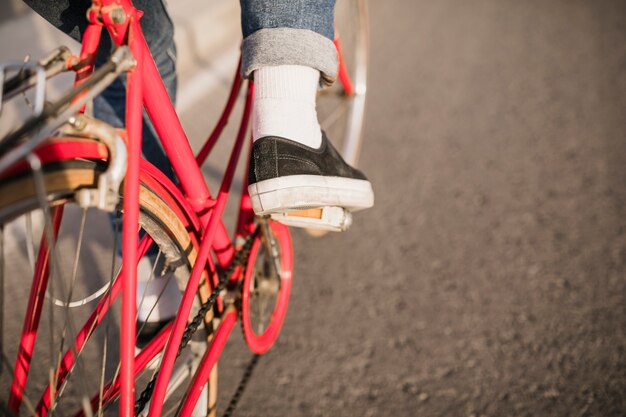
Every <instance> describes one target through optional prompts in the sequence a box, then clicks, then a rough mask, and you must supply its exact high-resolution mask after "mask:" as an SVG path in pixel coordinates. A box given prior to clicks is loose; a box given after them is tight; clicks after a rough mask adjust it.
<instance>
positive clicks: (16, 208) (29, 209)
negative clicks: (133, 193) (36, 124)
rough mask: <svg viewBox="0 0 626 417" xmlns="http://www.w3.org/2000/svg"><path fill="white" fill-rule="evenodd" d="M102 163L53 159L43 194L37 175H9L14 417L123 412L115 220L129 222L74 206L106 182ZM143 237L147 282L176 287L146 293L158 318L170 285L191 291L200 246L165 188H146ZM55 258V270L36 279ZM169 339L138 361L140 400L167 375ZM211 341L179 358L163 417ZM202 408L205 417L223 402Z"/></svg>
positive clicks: (3, 389)
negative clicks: (164, 353) (83, 192)
mask: <svg viewBox="0 0 626 417" xmlns="http://www.w3.org/2000/svg"><path fill="white" fill-rule="evenodd" d="M102 165H103V162H102V161H97V160H87V159H72V160H67V161H61V162H54V163H49V164H46V165H44V166H43V169H42V171H41V174H42V176H41V177H40V178H41V179H42V180H43V181H42V182H41V183H40V184H42V185H43V186H44V189H43V190H42V189H41V187H39V188H38V187H36V186H35V181H34V178H35V177H34V176H33V175H31V174H30V172H29V171H27V170H23V171H21V172H14V173H13V174H12V175H11V176H10V177H4V178H0V225H1V226H0V227H1V232H2V233H0V243H1V245H0V302H1V303H2V304H3V305H2V306H0V307H2V311H1V312H0V318H1V319H0V322H1V324H2V326H1V329H0V331H1V339H0V351H1V354H2V358H1V367H0V372H1V375H2V378H0V407H1V409H2V410H6V411H7V412H8V413H9V415H10V414H15V415H18V414H23V415H38V416H43V415H47V414H50V415H52V414H54V413H56V414H57V415H69V416H71V415H81V414H82V415H85V414H87V415H89V414H90V411H91V412H93V414H94V415H101V414H99V413H100V412H103V411H106V414H107V415H109V414H111V415H115V414H116V413H117V405H116V403H117V389H116V386H115V381H116V377H117V375H118V372H119V353H118V347H119V337H120V335H119V330H120V300H119V298H120V297H117V300H116V296H117V294H118V293H119V289H120V287H121V285H120V284H119V283H118V280H117V277H118V273H119V268H120V266H121V258H120V255H119V250H118V249H119V245H120V244H119V243H118V242H119V241H121V240H120V239H119V237H120V235H121V230H120V227H117V226H114V227H112V226H111V225H112V224H114V225H118V224H121V222H120V214H119V213H118V214H117V215H114V216H111V215H110V214H109V213H105V212H102V211H99V210H96V209H93V208H90V209H86V208H81V207H79V206H78V205H77V204H76V203H75V201H74V196H75V193H76V191H77V190H79V189H81V188H95V187H96V185H97V184H98V177H99V175H100V173H101V172H102V170H103V166H102ZM155 187H156V188H155ZM41 191H43V193H42V192H41ZM42 199H44V200H45V204H46V205H45V207H44V208H43V209H42V208H41V205H40V203H41V201H42ZM112 218H113V220H112ZM57 228H58V232H57V233H54V232H52V233H50V232H51V231H53V229H57ZM190 230H191V231H190ZM140 233H141V234H142V235H145V236H147V237H148V238H149V239H152V240H153V242H154V243H153V245H152V249H151V250H150V251H149V252H148V255H147V256H146V257H145V258H144V259H143V260H146V259H148V265H150V266H149V267H148V268H143V270H142V269H141V262H140V272H138V279H139V280H140V281H143V282H145V283H146V286H145V288H149V287H150V286H151V283H154V282H156V281H158V280H167V282H165V281H161V282H160V284H162V285H158V287H159V288H163V291H161V292H160V293H156V294H148V292H147V291H146V292H143V293H142V292H141V291H138V309H142V310H144V311H148V313H147V314H148V318H147V319H148V320H150V317H153V316H152V315H154V314H158V313H159V310H160V309H161V308H162V302H163V297H164V295H163V294H165V293H167V291H166V289H167V288H169V289H170V290H169V291H170V292H171V288H172V287H173V288H175V289H174V291H176V290H178V291H182V290H183V289H184V287H185V284H186V281H187V279H188V276H189V273H190V270H191V267H192V266H193V263H194V261H195V258H196V256H197V249H198V245H197V240H196V238H195V236H194V232H193V228H192V227H190V224H189V221H188V219H186V218H185V216H184V214H183V211H182V210H181V209H180V208H179V207H178V206H177V205H176V203H175V201H174V200H173V199H172V197H171V196H170V195H169V194H168V193H167V192H166V191H165V190H164V189H163V188H162V187H160V186H159V185H158V184H156V183H154V184H153V183H151V184H150V185H147V184H146V183H142V184H141V187H140ZM46 247H52V248H53V249H52V250H51V251H47V250H45V248H46ZM116 248H118V249H116ZM46 254H48V255H46ZM46 257H47V259H48V262H47V263H48V264H49V265H50V267H49V274H47V273H43V274H37V273H34V272H36V270H37V265H38V264H39V266H40V267H41V265H43V264H42V261H43V260H44V258H46ZM143 260H142V261H143ZM44 270H48V268H44ZM140 273H141V274H146V275H148V276H145V277H142V276H139V274H140ZM33 277H35V278H33ZM27 301H28V305H27ZM170 302H171V300H170ZM197 304H198V305H199V304H200V301H199V300H198V302H197ZM192 314H194V311H193V310H192ZM140 331H141V328H140V327H138V328H137V333H138V334H139V333H140ZM168 333H169V332H168V329H167V328H166V329H165V330H164V331H162V332H161V333H159V334H158V335H156V336H155V338H154V339H153V340H152V342H150V343H149V344H148V345H147V346H146V347H145V348H144V350H143V351H142V352H141V353H140V354H139V356H138V361H137V366H138V370H137V373H136V390H137V392H138V393H139V392H141V390H142V389H143V388H144V386H145V385H146V383H147V382H148V381H149V379H150V378H151V377H152V376H153V375H154V373H155V372H156V369H158V361H159V360H160V355H159V351H160V347H161V348H162V346H163V345H164V344H165V342H166V341H167V335H168ZM208 336H209V335H208V334H205V335H204V336H203V337H201V338H199V339H197V341H196V342H192V344H191V345H192V346H191V347H190V348H189V349H187V351H189V353H186V354H183V355H181V357H180V358H179V360H178V361H177V368H176V369H175V371H174V374H176V375H177V376H178V379H176V378H172V381H173V382H172V383H171V385H170V387H169V391H168V396H167V398H168V399H167V400H166V404H165V406H164V413H163V415H164V416H165V415H168V414H173V413H174V412H175V411H176V409H177V406H178V404H179V402H180V401H181V400H182V396H183V394H184V391H185V390H184V388H185V385H186V384H184V382H185V380H188V379H187V378H188V374H189V373H190V370H191V369H193V368H195V364H196V363H197V359H196V358H197V357H198V356H199V355H201V354H202V353H203V351H204V350H205V348H206V339H207V337H208ZM212 381H215V378H212ZM111 382H112V383H111ZM179 387H180V388H181V389H180V390H179V389H178V388H179ZM211 391H213V390H211ZM201 403H202V404H200V406H199V407H201V408H203V409H204V413H203V414H202V415H206V410H207V408H211V407H212V405H208V404H207V401H206V400H205V401H201ZM89 409H91V410H89ZM145 411H147V408H146V410H145Z"/></svg>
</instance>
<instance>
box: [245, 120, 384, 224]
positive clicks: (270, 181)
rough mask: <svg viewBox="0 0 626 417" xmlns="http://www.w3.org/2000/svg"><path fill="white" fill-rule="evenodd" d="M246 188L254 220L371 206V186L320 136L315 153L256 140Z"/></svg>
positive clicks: (295, 144) (280, 140)
mask: <svg viewBox="0 0 626 417" xmlns="http://www.w3.org/2000/svg"><path fill="white" fill-rule="evenodd" d="M248 184H249V186H248V192H249V194H250V198H251V200H252V207H253V209H254V212H255V213H256V214H258V215H264V214H272V213H281V212H287V211H294V210H302V209H307V208H315V207H327V206H337V207H343V208H345V209H347V210H349V211H358V210H362V209H366V208H369V207H372V206H373V205H374V192H373V191H372V185H371V184H370V182H369V181H368V180H367V178H366V177H365V175H363V173H362V172H361V171H359V170H357V169H355V168H352V167H351V166H350V165H348V164H347V163H346V162H345V161H344V160H343V158H342V157H341V155H339V152H337V150H336V149H335V148H333V146H332V145H331V143H330V141H329V140H328V138H327V137H326V134H325V133H324V132H322V144H321V146H320V147H319V148H318V149H314V148H311V147H308V146H306V145H303V144H301V143H298V142H294V141H292V140H289V139H285V138H281V137H276V136H267V137H264V138H260V139H258V140H256V141H255V142H254V144H253V147H252V157H251V161H250V171H249V174H248Z"/></svg>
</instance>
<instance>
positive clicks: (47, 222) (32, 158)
mask: <svg viewBox="0 0 626 417" xmlns="http://www.w3.org/2000/svg"><path fill="white" fill-rule="evenodd" d="M27 160H28V163H29V165H30V167H31V169H32V172H33V180H34V183H35V194H36V197H37V200H38V202H39V205H40V207H41V208H42V209H43V218H44V227H43V230H44V231H43V235H44V238H45V239H46V242H47V244H48V251H49V252H50V259H51V262H50V278H51V280H52V282H50V283H49V285H48V289H49V290H52V289H53V288H54V282H55V281H58V286H60V287H61V288H60V289H61V291H60V292H61V296H63V295H65V294H67V293H68V292H67V291H66V288H65V285H64V280H63V274H62V272H61V264H60V262H59V259H58V257H57V253H56V252H57V251H56V249H57V248H56V238H55V232H54V230H53V228H52V218H51V216H50V212H49V209H48V204H47V198H46V195H47V193H46V186H45V182H44V178H43V172H42V167H41V160H40V159H39V158H38V157H37V156H36V155H34V154H29V155H28V157H27ZM55 275H56V276H57V277H56V278H57V279H56V280H54V278H55ZM51 297H54V296H53V292H52V293H51ZM50 304H51V305H52V304H53V303H50ZM51 310H53V307H51ZM64 312H65V321H66V323H67V326H68V329H69V332H70V338H71V339H73V336H74V335H75V334H76V332H75V326H74V325H73V320H72V316H71V315H70V314H69V309H67V308H66V309H64ZM50 316H51V321H52V320H53V319H52V314H51V315H50ZM50 331H51V334H52V335H53V334H54V321H52V322H51V327H50ZM50 339H51V348H52V352H51V359H53V357H54V351H55V350H54V337H50ZM70 345H71V350H72V352H73V354H74V358H75V360H74V366H73V367H72V368H77V369H78V371H77V372H78V377H79V378H80V380H81V383H79V384H77V385H79V389H81V390H82V391H83V394H82V399H81V400H82V403H83V407H86V408H84V409H83V411H84V412H85V415H86V416H87V417H91V416H92V415H93V412H92V410H91V405H90V403H89V400H88V398H89V397H88V395H87V391H86V387H87V378H86V377H85V374H84V371H83V369H82V367H81V362H82V361H81V358H80V356H79V355H78V353H77V352H76V349H75V348H74V344H73V343H71V344H70ZM59 356H60V358H61V357H62V355H59ZM60 358H59V359H60ZM51 363H52V364H54V360H52V362H51ZM59 364H60V362H59ZM57 370H60V366H59V367H57ZM57 370H54V371H52V372H54V377H53V382H54V384H53V385H51V388H52V389H51V390H50V395H51V397H53V398H51V404H50V415H51V416H53V414H54V409H55V405H56V403H57V401H56V399H57V396H56V395H54V391H55V387H56V384H57V378H58V373H57ZM66 381H67V379H66V380H65V382H66ZM63 385H65V383H64V384H63ZM59 392H60V391H59Z"/></svg>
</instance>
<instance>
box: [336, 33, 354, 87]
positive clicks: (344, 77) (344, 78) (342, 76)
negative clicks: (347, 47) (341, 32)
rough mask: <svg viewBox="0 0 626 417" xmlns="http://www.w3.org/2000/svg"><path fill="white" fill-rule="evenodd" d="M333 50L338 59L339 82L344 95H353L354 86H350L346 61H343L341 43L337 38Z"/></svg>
mask: <svg viewBox="0 0 626 417" xmlns="http://www.w3.org/2000/svg"><path fill="white" fill-rule="evenodd" d="M335 48H337V56H338V57H339V71H338V75H339V82H340V83H341V85H342V86H343V90H344V91H345V93H346V95H348V96H351V95H354V85H353V84H352V80H351V79H350V74H348V69H347V68H346V61H345V60H344V59H343V52H342V50H341V41H340V40H339V38H335Z"/></svg>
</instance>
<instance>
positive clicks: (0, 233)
mask: <svg viewBox="0 0 626 417" xmlns="http://www.w3.org/2000/svg"><path fill="white" fill-rule="evenodd" d="M0 353H1V354H2V356H4V225H2V226H0ZM2 364H3V362H2V361H0V376H2V369H3V366H2Z"/></svg>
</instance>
